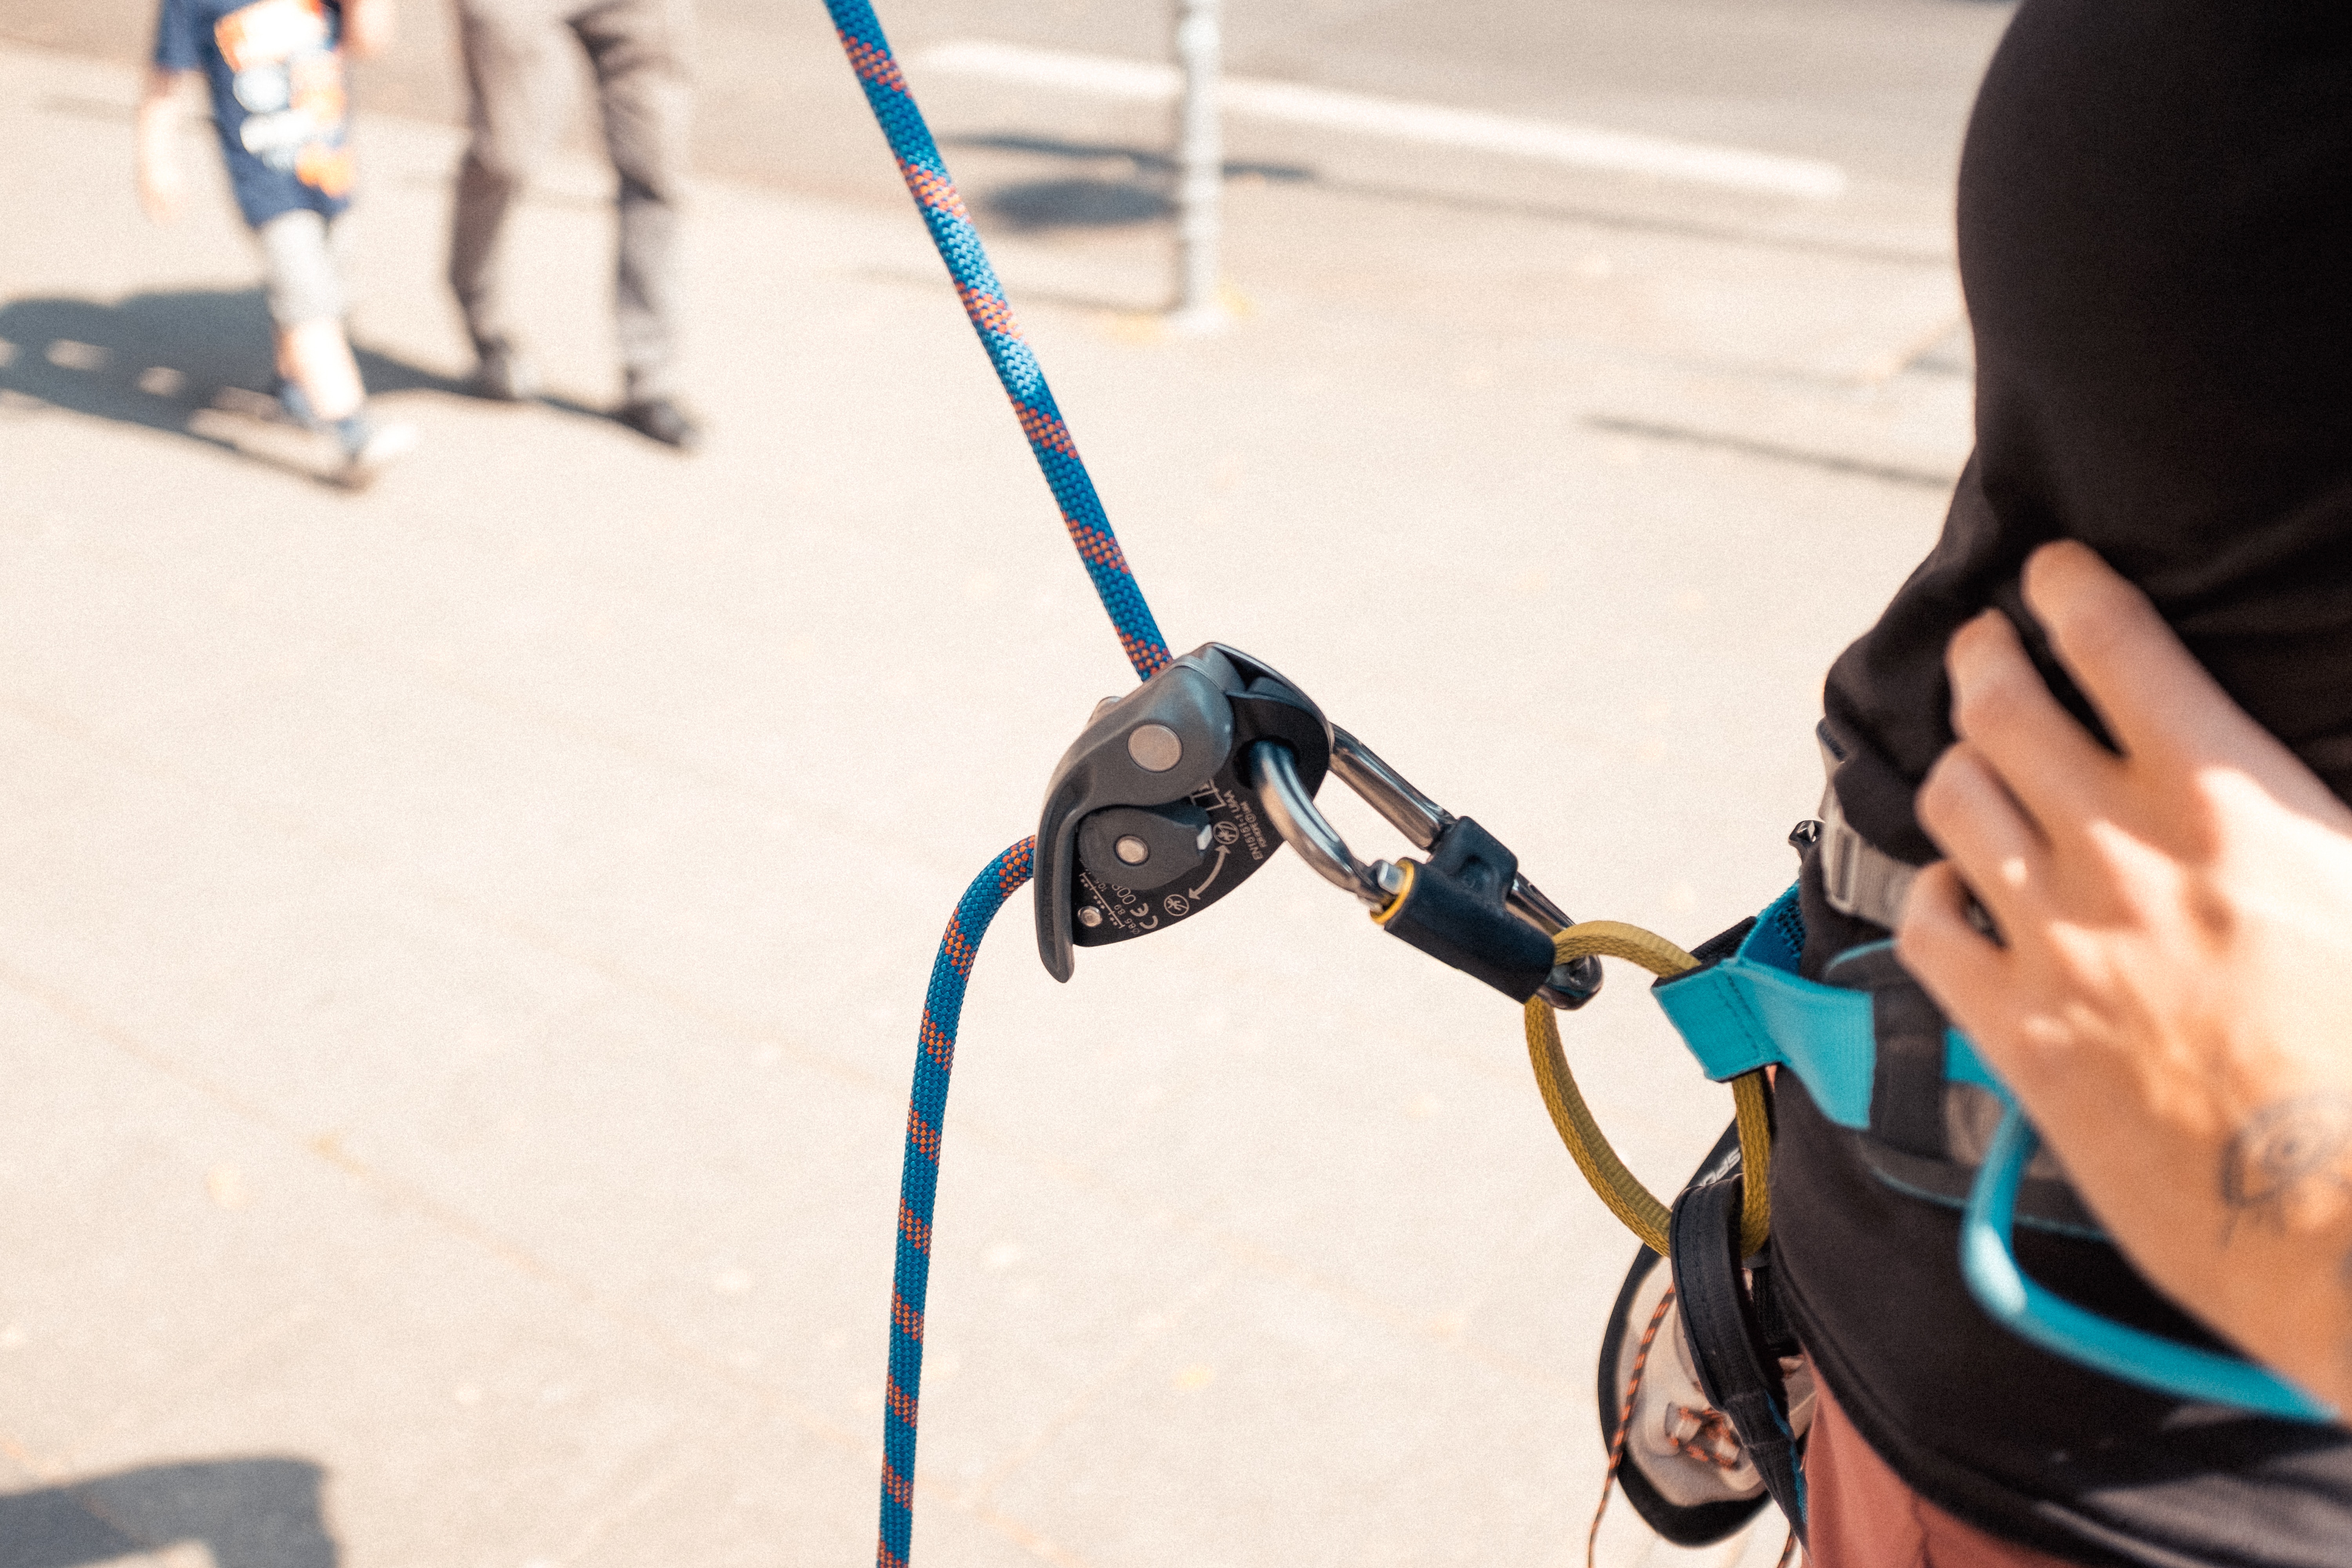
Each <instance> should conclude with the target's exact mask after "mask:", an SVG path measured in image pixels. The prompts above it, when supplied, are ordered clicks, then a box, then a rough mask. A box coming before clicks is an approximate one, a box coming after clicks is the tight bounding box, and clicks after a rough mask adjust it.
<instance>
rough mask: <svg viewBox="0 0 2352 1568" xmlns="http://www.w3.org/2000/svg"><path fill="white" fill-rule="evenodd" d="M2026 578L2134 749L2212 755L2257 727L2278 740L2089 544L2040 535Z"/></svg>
mask: <svg viewBox="0 0 2352 1568" xmlns="http://www.w3.org/2000/svg"><path fill="white" fill-rule="evenodd" d="M2024 588H2025V602H2026V604H2027V605H2028V606H2030V607H2031V608H2032V611H2033V614H2034V617H2035V618H2036V619H2037V620H2039V621H2040V622H2041V623H2042V626H2043V627H2044V629H2046V630H2047V631H2048V632H2049V634H2050V646H2051V649H2052V651H2053V652H2054V653H2055V654H2056V655H2057V656H2058V660H2059V662H2060V663H2061V664H2063V665H2064V666H2065V667H2066V672H2067V673H2068V674H2069V675H2071V676H2073V677H2074V683H2075V684H2076V685H2077V686H2079V687H2081V688H2082V689H2083V693H2084V696H2086V697H2088V698H2089V699H2090V700H2091V702H2092V705H2093V706H2094V707H2095V708H2097V709H2098V710H2099V713H2100V715H2101V716H2102V717H2103V718H2104V719H2105V721H2106V722H2107V727H2108V730H2109V731H2110V732H2111V733H2112V734H2113V735H2114V736H2115V738H2116V744H2117V745H2119V746H2121V747H2122V748H2123V749H2124V751H2125V752H2126V753H2127V754H2130V755H2133V756H2162V755H2169V756H2172V757H2183V756H2210V755H2213V754H2216V753H2219V752H2231V751H2234V750H2237V749H2240V748H2242V747H2243V746H2244V745H2245V744H2247V742H2249V740H2250V739H2252V738H2254V737H2260V738H2261V741H2262V742H2263V746H2264V749H2265V750H2269V749H2271V748H2273V747H2274V746H2275V745H2276V742H2273V741H2271V740H2270V738H2269V736H2268V734H2267V732H2266V731H2263V729H2262V727H2261V726H2259V725H2257V724H2256V723H2254V721H2252V719H2249V718H2248V717H2247V716H2246V715H2245V713H2244V712H2243V711H2242V710H2240V709H2239V707H2238V706H2237V704H2236V703H2234V702H2232V701H2231V700H2230V698H2229V696H2228V694H2227V693H2225V692H2224V691H2222V689H2221V687H2220V686H2219V685H2218V684H2216V683H2215V681H2214V679H2213V678H2212V677H2211V676H2210V675H2208V674H2207V673H2206V672H2205V667H2204V666H2202V665H2200V664H2199V663H2198V662H2197V660H2196V658H2195V657H2194V656H2193V655H2191V654H2190V653H2189V650H2188V649H2187V648H2186V647H2182V646H2181V642H2180V639H2179V637H2175V636H2173V634H2172V628H2171V627H2170V626H2166V625H2165V624H2164V618H2163V617H2162V616H2159V615H2158V614H2157V612H2156V606H2155V605H2152V604H2150V603H2148V600H2147V595H2145V594H2143V593H2141V592H2140V591H2139V590H2138V589H2137V588H2136V587H2134V586H2132V584H2130V583H2128V582H2126V580H2125V579H2124V578H2123V577H2122V576H2121V575H2119V574H2117V573H2116V570H2115V569H2114V568H2113V567H2111V566H2109V565H2108V564H2107V563H2105V561H2102V560H2101V559H2099V556H2098V554H2097V553H2096V552H2095V551H2093V550H2092V549H2091V548H2090V547H2089V546H2087V545H2084V544H2080V543H2077V542H2074V541H2072V540H2063V541H2060V542H2057V543H2054V544H2045V545H2043V546H2042V548H2041V549H2039V550H2037V551H2035V552H2033V554H2032V556H2031V557H2030V558H2028V560H2027V561H2026V563H2025V572H2024Z"/></svg>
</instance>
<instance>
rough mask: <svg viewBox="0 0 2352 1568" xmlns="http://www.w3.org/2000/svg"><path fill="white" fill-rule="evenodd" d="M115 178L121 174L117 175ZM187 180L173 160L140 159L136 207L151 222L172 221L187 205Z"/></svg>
mask: <svg viewBox="0 0 2352 1568" xmlns="http://www.w3.org/2000/svg"><path fill="white" fill-rule="evenodd" d="M117 177H118V178H119V177H120V176H117ZM187 196H188V186H187V182H186V180H184V178H182V177H181V174H180V166H179V163H177V162H176V161H175V160H173V159H169V158H165V159H156V158H142V159H140V160H139V206H140V210H141V211H142V212H144V213H145V214H146V215H147V217H148V221H150V222H152V223H172V222H173V221H175V220H177V219H178V217H179V216H180V209H181V208H182V207H183V206H184V205H186V204H187Z"/></svg>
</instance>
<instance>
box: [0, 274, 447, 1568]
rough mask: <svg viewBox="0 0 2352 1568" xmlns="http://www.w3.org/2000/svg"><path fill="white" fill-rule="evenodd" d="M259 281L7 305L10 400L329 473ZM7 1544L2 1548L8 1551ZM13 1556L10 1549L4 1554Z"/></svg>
mask: <svg viewBox="0 0 2352 1568" xmlns="http://www.w3.org/2000/svg"><path fill="white" fill-rule="evenodd" d="M269 341H270V340H269V313H268V309H267V307H266V306H265V305H264V304H263V303H262V297H261V291H260V290H259V289H187V290H183V291H179V292H174V293H165V294H132V295H130V296H127V297H126V298H124V299H122V300H118V301H116V302H114V303H111V304H109V303H102V302H100V301H99V300H84V299H76V298H72V297H69V296H49V297H44V298H37V299H26V300H9V301H8V302H7V303H5V304H0V344H5V345H6V346H5V347H0V356H5V358H0V403H6V402H16V401H21V400H27V399H29V400H31V401H33V402H37V403H40V404H46V405H48V406H50V407H53V408H64V409H69V410H71V411H72V412H74V413H77V414H87V415H90V416H94V417H96V418H100V419H110V420H113V421H115V422H117V423H119V424H123V425H136V426H143V427H144V428H147V429H150V430H163V431H168V432H170V433H171V434H173V435H175V436H183V437H187V438H188V439H189V440H192V441H195V442H198V443H200V444H202V445H204V446H207V447H214V448H215V449H217V450H221V451H226V452H233V453H236V455H237V456H239V457H243V458H247V459H249V460H251V461H253V462H256V463H258V464H260V465H262V466H263V467H266V468H277V469H279V470H281V471H284V472H288V473H292V474H296V475H299V476H300V477H302V478H305V479H324V478H327V477H328V473H329V470H328V468H324V467H322V466H321V463H322V459H321V458H320V455H319V453H317V452H314V450H313V448H318V447H321V441H320V437H314V436H312V435H310V433H309V432H306V431H302V430H299V429H297V428H296V427H294V426H291V425H289V424H288V423H286V421H285V420H284V419H283V417H282V416H280V414H279V413H278V400H277V398H276V397H275V396H273V395H272V394H271V391H270V389H271V388H272V387H273V386H274V385H275V384H276V383H277V371H276V367H275V364H274V363H273V362H272V358H271V353H270V347H269ZM352 348H353V352H354V353H355V354H356V355H357V357H358V360H359V366H360V375H361V378H362V380H363V381H364V382H365V383H366V384H367V389H368V391H369V393H370V394H372V395H381V394H383V393H387V392H413V391H419V390H424V391H434V392H449V393H457V392H462V391H463V390H464V389H463V387H462V386H461V385H460V384H458V383H457V382H455V381H452V380H450V379H449V378H448V377H446V376H443V375H438V374H435V373H434V372H432V371H429V370H425V369H424V368H423V367H421V366H419V365H415V364H411V363H408V362H407V361H405V360H402V359H397V358H394V357H393V356H392V355H389V354H385V353H380V352H378V351H376V350H373V349H370V348H367V347H364V346H362V345H360V344H356V343H355V344H353V345H352ZM0 1553H5V1545H0ZM6 1562H7V1559H6V1558H5V1555H0V1563H6Z"/></svg>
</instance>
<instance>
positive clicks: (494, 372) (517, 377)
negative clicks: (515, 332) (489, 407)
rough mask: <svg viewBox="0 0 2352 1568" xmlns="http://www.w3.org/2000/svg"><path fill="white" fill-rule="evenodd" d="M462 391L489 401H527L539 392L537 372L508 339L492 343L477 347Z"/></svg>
mask: <svg viewBox="0 0 2352 1568" xmlns="http://www.w3.org/2000/svg"><path fill="white" fill-rule="evenodd" d="M466 391H467V393H468V394H470V395H473V396H475V397H479V398H482V399H484V400H486V401H488V402H490V403H529V402H530V400H531V399H532V398H534V397H537V396H538V395H539V376H538V374H537V373H536V372H534V371H533V370H532V369H531V367H530V361H529V360H527V359H525V358H523V357H522V353H521V351H520V350H519V349H517V348H516V347H515V346H514V345H513V344H512V343H492V344H490V345H489V346H488V348H485V349H483V350H482V351H481V358H480V359H479V360H478V361H477V362H476V363H475V365H474V374H473V375H472V376H471V377H469V378H468V379H467V382H466Z"/></svg>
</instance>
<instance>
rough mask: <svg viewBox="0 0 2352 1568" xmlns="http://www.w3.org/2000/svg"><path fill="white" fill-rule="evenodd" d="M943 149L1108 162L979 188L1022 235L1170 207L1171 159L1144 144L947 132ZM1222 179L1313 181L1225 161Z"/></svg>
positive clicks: (1132, 220)
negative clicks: (1088, 170)
mask: <svg viewBox="0 0 2352 1568" xmlns="http://www.w3.org/2000/svg"><path fill="white" fill-rule="evenodd" d="M948 145H950V146H951V147H984V148H987V149H989V150H991V151H992V152H998V153H1032V154H1035V155H1037V156H1040V157H1047V158H1060V159H1065V160H1069V161H1072V162H1077V163H1095V164H1103V163H1108V164H1110V165H1112V167H1113V170H1114V171H1115V172H1114V173H1112V174H1109V175H1108V177H1106V176H1105V175H1104V174H1098V173H1097V174H1079V175H1066V176H1063V177H1060V178H1056V179H1047V180H1027V181H1023V182H1020V183H1018V184H1007V185H998V186H994V187H992V188H990V189H989V190H987V191H985V192H983V193H982V196H981V207H982V211H984V212H986V213H988V214H989V215H990V216H993V217H995V218H998V219H1000V220H1001V221H1003V223H1005V224H1007V225H1009V226H1012V227H1013V228H1015V229H1018V230H1022V231H1024V232H1028V233H1035V232H1038V231H1040V230H1045V229H1055V228H1118V227H1121V226H1126V225H1128V224H1138V223H1150V222H1151V221H1152V220H1154V219H1156V218H1163V217H1166V216H1169V215H1170V214H1171V213H1173V212H1174V211H1175V210H1176V207H1175V202H1174V200H1173V187H1174V181H1175V174H1176V163H1175V160H1174V159H1172V158H1171V157H1170V156H1169V155H1168V154H1167V153H1162V152H1155V151H1153V150H1151V149H1150V148H1145V147H1129V146H1124V145H1119V144H1116V143H1112V142H1068V141H1064V140H1062V139H1060V138H1057V137H1051V136H1013V135H1003V136H952V137H950V138H949V139H948ZM1224 174H1225V178H1227V179H1229V180H1271V181H1281V182H1284V183H1286V184H1289V183H1297V182H1299V181H1308V180H1312V179H1314V178H1315V171H1314V170H1312V169H1308V168H1305V167H1302V166H1300V165H1298V164H1295V163H1227V164H1225V165H1224Z"/></svg>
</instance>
